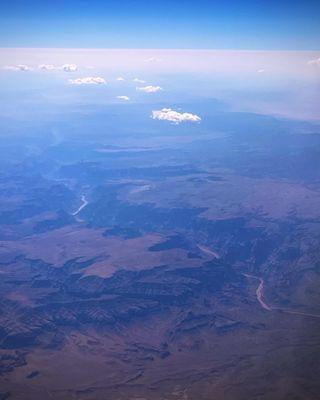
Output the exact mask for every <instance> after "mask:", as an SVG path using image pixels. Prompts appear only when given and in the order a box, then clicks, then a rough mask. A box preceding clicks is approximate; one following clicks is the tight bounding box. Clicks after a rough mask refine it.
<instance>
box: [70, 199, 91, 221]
mask: <svg viewBox="0 0 320 400" xmlns="http://www.w3.org/2000/svg"><path fill="white" fill-rule="evenodd" d="M87 205H88V200H87V199H86V196H85V195H84V194H83V195H82V196H81V204H80V206H79V208H78V209H77V210H76V211H75V212H73V213H72V215H73V216H74V217H75V216H76V215H78V214H79V212H80V211H81V210H83V209H84V208H85V207H86V206H87Z"/></svg>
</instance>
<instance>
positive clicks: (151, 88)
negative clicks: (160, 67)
mask: <svg viewBox="0 0 320 400" xmlns="http://www.w3.org/2000/svg"><path fill="white" fill-rule="evenodd" d="M136 89H137V90H139V91H140V92H145V93H156V92H159V91H160V90H163V89H162V87H160V86H144V87H137V88H136Z"/></svg>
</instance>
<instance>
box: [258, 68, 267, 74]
mask: <svg viewBox="0 0 320 400" xmlns="http://www.w3.org/2000/svg"><path fill="white" fill-rule="evenodd" d="M265 71H266V70H265V69H263V68H260V69H258V70H257V72H258V74H263V73H264V72H265Z"/></svg>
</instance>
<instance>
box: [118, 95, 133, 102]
mask: <svg viewBox="0 0 320 400" xmlns="http://www.w3.org/2000/svg"><path fill="white" fill-rule="evenodd" d="M117 99H119V100H123V101H129V100H130V97H128V96H117Z"/></svg>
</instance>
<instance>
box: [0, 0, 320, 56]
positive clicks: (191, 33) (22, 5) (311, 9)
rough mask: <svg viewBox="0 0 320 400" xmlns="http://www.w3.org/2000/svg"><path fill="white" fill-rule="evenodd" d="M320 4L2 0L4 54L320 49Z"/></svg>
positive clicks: (1, 43) (284, 0)
mask: <svg viewBox="0 0 320 400" xmlns="http://www.w3.org/2000/svg"><path fill="white" fill-rule="evenodd" d="M319 21H320V2H319V1H317V0H316V1H310V0H309V1H308V0H306V1H287V0H280V1H279V0H278V1H274V0H269V1H248V0H247V1H245V0H238V1H214V0H212V1H205V0H197V1H190V0H185V1H183V0H180V1H179V0H175V1H168V0H162V1H150V0H138V1H135V0H130V1H129V0H122V1H121V0H118V1H113V0H112V1H102V0H100V1H99V0H91V1H75V0H69V1H65V0H64V1H61V0H55V1H43V0H41V1H38V0H34V1H30V0H24V1H23V0H21V1H17V0H11V1H9V0H2V1H1V9H0V46H1V47H64V48H68V47H71V48H81V47H82V48H83V47H86V48H181V49H186V48H194V49H197V48H207V49H252V50H265V49H268V50H272V49H275V50H277V49H278V50H285V49H288V50H319V49H320V24H319Z"/></svg>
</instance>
